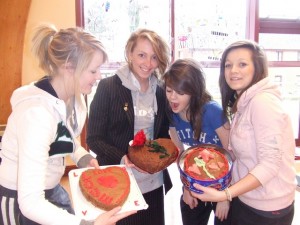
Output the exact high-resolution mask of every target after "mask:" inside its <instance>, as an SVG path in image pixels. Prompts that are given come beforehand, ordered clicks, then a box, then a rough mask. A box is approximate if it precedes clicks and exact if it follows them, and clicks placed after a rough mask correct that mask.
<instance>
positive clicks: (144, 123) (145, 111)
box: [116, 65, 163, 194]
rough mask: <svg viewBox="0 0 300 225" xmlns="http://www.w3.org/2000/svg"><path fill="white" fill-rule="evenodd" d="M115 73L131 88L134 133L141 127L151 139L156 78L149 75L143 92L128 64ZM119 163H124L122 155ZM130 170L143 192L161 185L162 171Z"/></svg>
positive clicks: (155, 106) (155, 103) (154, 110)
mask: <svg viewBox="0 0 300 225" xmlns="http://www.w3.org/2000/svg"><path fill="white" fill-rule="evenodd" d="M116 74H117V75H118V77H119V78H120V79H121V81H122V85H123V86H124V87H126V88H128V89H129V90H131V96H132V102H133V106H134V114H135V117H134V121H135V122H134V134H136V133H137V132H138V131H139V130H141V129H143V130H144V132H145V134H146V136H147V139H153V127H154V115H155V114H156V113H157V100H156V95H155V92H156V87H157V82H158V80H157V78H156V77H155V76H153V75H152V76H150V78H149V88H148V90H147V91H146V92H145V93H141V92H140V84H139V82H138V80H137V79H136V78H135V76H134V75H133V74H132V73H131V71H130V70H129V67H128V65H126V66H124V67H122V68H120V69H119V70H118V71H117V72H116ZM139 115H144V116H139ZM145 115H146V116H145ZM145 117H146V118H145ZM121 163H122V164H124V157H123V158H122V160H121ZM132 172H133V175H134V177H135V179H136V181H137V184H138V186H139V188H140V190H141V192H142V193H143V194H144V193H147V192H150V191H153V190H155V189H157V188H159V187H160V186H162V185H163V172H158V173H155V174H145V173H140V172H138V171H137V170H135V169H133V170H132Z"/></svg>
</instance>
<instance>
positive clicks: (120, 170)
mask: <svg viewBox="0 0 300 225" xmlns="http://www.w3.org/2000/svg"><path fill="white" fill-rule="evenodd" d="M79 187H80V190H81V192H82V194H83V196H84V197H85V198H86V199H87V200H88V201H89V202H91V203H92V204H93V205H94V206H96V207H99V208H101V209H103V210H111V209H113V208H115V207H117V206H122V205H123V204H124V202H125V201H126V199H127V197H128V195H129V192H130V178H129V175H128V173H127V171H126V169H125V168H124V167H119V166H110V167H107V168H104V169H88V170H85V171H83V172H82V174H81V176H80V178H79Z"/></svg>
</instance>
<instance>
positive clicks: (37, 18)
mask: <svg viewBox="0 0 300 225" xmlns="http://www.w3.org/2000/svg"><path fill="white" fill-rule="evenodd" d="M40 23H53V24H55V25H56V27H57V28H58V29H60V28H67V27H74V26H75V25H76V15H75V0H51V1H49V0H31V6H30V10H29V15H28V20H27V24H26V30H25V41H24V49H23V66H22V84H23V85H24V84H28V83H30V82H32V81H35V80H37V79H38V78H40V77H42V76H44V75H45V74H44V72H43V71H42V70H41V69H39V68H38V62H37V60H36V59H35V58H34V56H33V55H32V54H31V38H32V31H33V29H34V28H35V27H36V26H37V25H38V24H40Z"/></svg>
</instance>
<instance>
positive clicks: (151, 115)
mask: <svg viewBox="0 0 300 225" xmlns="http://www.w3.org/2000/svg"><path fill="white" fill-rule="evenodd" d="M125 55H126V61H127V65H125V66H123V67H121V68H120V69H118V70H117V72H116V74H115V75H114V76H112V77H109V78H106V79H103V80H101V82H100V83H99V85H98V88H97V91H96V94H95V96H94V98H93V101H92V102H91V106H90V114H89V122H88V133H87V143H88V145H89V147H90V149H91V150H92V151H93V152H95V153H96V154H97V159H98V161H99V162H100V164H101V165H110V164H120V162H121V161H122V163H123V162H124V161H125V160H126V159H127V157H126V154H127V152H128V145H129V141H130V140H132V139H133V137H134V134H136V133H137V132H138V131H139V130H141V129H143V130H144V132H145V133H146V135H147V138H148V139H156V138H159V137H169V136H168V127H169V122H168V118H167V116H166V112H165V107H166V98H165V94H164V91H163V89H162V88H161V87H160V85H159V83H160V82H159V77H160V75H161V74H163V73H164V72H165V70H166V68H167V66H168V64H169V48H168V46H167V44H166V42H165V41H164V40H163V39H162V38H161V37H160V36H159V35H158V34H157V33H155V32H153V31H151V30H147V29H141V30H137V31H136V32H133V33H132V34H131V36H130V37H129V39H128V41H127V44H126V47H125ZM126 161H127V160H126ZM133 173H134V176H135V178H136V180H137V183H138V185H139V188H140V190H141V191H142V193H143V196H144V198H145V200H146V202H147V204H148V205H149V208H148V209H147V210H141V211H138V213H137V214H135V215H133V216H130V217H128V218H125V219H124V220H121V221H120V222H118V224H124V225H125V224H128V225H140V224H143V225H153V224H155V225H163V224H164V195H163V184H165V191H166V192H167V191H168V190H169V189H170V187H171V180H170V177H169V176H168V172H167V170H164V171H162V172H158V173H155V174H147V173H143V172H142V171H140V170H139V169H138V168H135V169H133Z"/></svg>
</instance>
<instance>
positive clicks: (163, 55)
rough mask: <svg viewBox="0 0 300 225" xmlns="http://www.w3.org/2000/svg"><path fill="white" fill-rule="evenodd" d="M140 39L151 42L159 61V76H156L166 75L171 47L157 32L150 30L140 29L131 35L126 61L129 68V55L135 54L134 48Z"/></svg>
mask: <svg viewBox="0 0 300 225" xmlns="http://www.w3.org/2000/svg"><path fill="white" fill-rule="evenodd" d="M140 39H146V40H148V41H150V43H151V45H152V47H153V50H154V52H155V54H156V56H157V59H158V72H159V74H156V75H159V76H162V75H163V74H164V73H165V71H166V69H167V67H168V65H169V63H170V57H169V55H170V50H169V46H168V45H167V43H166V42H165V41H164V40H163V38H162V37H161V36H159V35H158V34H157V33H156V32H154V31H151V30H148V29H139V30H137V31H135V32H133V33H132V34H131V35H130V37H129V39H128V41H127V44H126V47H125V60H126V61H127V63H128V65H129V67H131V63H129V54H130V53H131V52H133V50H134V48H135V47H136V45H137V42H138V40H140ZM130 69H132V68H130Z"/></svg>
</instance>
